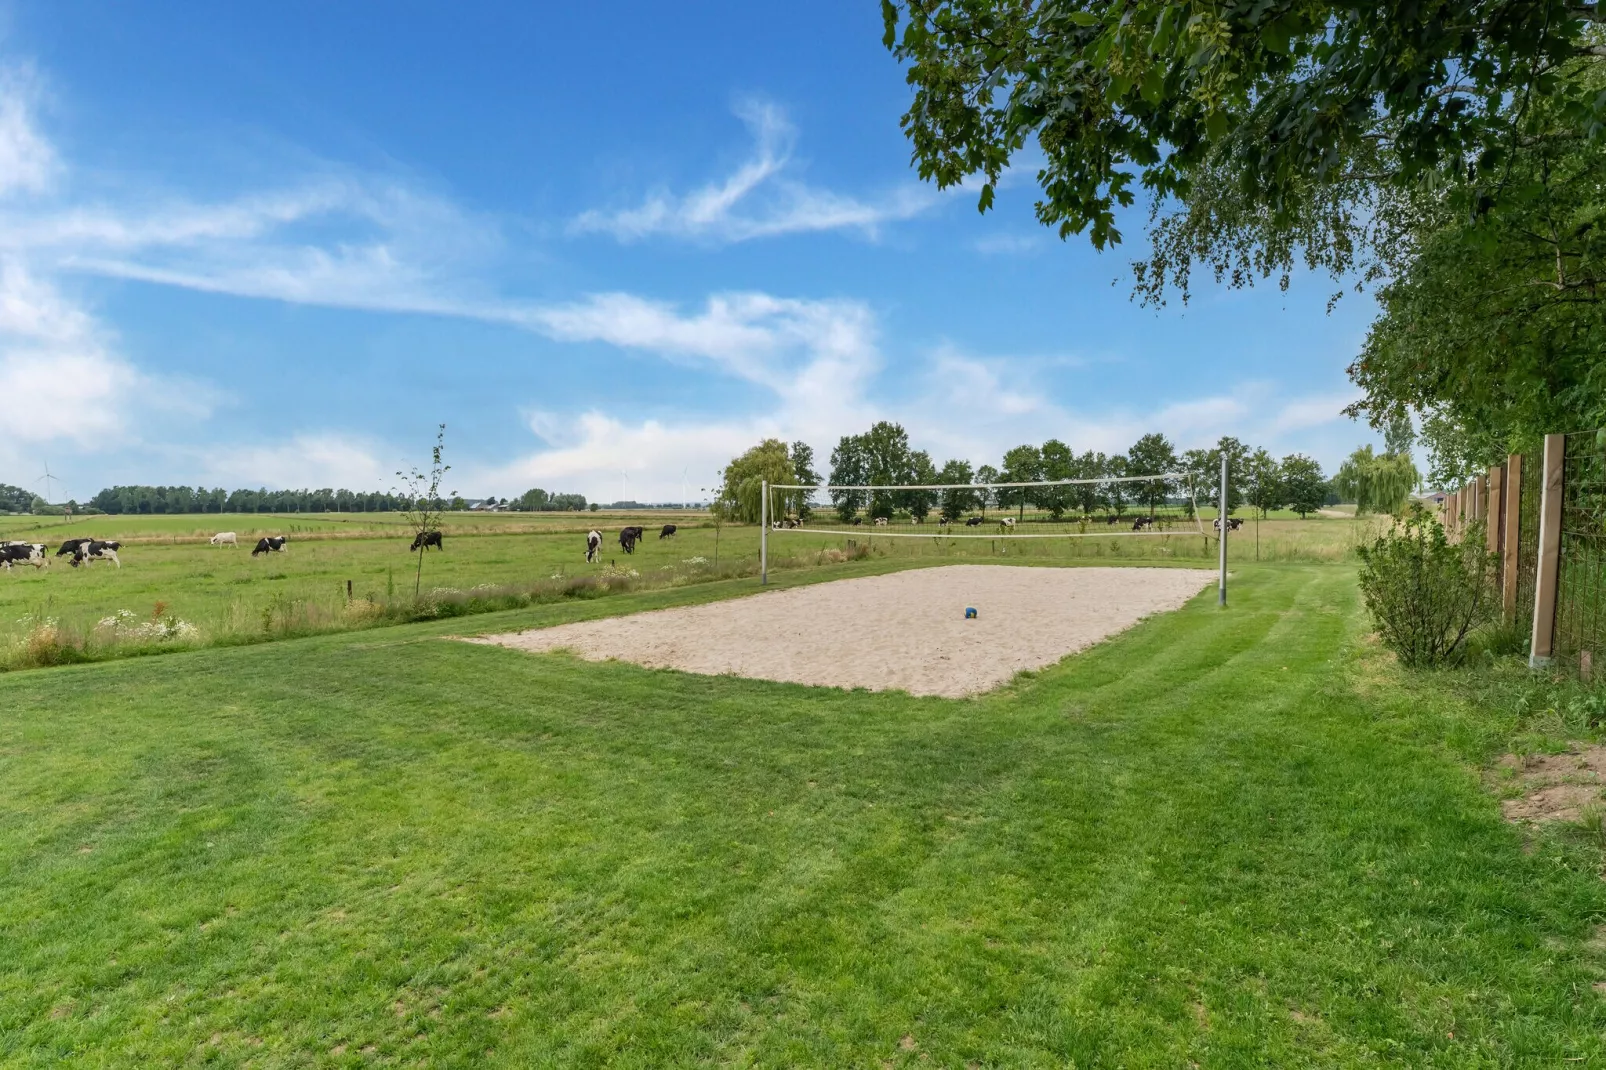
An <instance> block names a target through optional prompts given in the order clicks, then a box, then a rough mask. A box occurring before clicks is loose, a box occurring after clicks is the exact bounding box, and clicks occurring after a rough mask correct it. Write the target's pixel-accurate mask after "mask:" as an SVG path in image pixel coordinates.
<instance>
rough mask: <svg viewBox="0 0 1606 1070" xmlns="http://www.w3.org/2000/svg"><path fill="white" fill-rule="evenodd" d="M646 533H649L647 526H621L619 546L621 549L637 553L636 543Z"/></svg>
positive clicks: (628, 552)
mask: <svg viewBox="0 0 1606 1070" xmlns="http://www.w3.org/2000/svg"><path fill="white" fill-rule="evenodd" d="M646 534H647V529H645V528H637V527H629V528H620V529H619V548H620V549H621V550H623V551H624V552H625V553H627V554H633V553H635V552H636V543H638V542H640V541H641V539H642V537H643V536H644V535H646Z"/></svg>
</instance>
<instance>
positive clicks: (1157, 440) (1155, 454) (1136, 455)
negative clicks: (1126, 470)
mask: <svg viewBox="0 0 1606 1070" xmlns="http://www.w3.org/2000/svg"><path fill="white" fill-rule="evenodd" d="M1126 457H1127V464H1128V466H1129V467H1130V468H1131V470H1132V474H1133V475H1145V474H1147V473H1150V472H1154V473H1162V472H1172V471H1175V470H1176V467H1177V448H1176V447H1175V446H1173V445H1172V444H1171V440H1170V439H1168V438H1166V437H1165V436H1164V435H1162V434H1159V433H1158V432H1156V433H1152V434H1147V435H1144V436H1143V437H1142V438H1140V439H1138V440H1137V441H1136V442H1134V443H1133V444H1132V448H1131V449H1129V450H1127V451H1126ZM1171 488H1172V482H1171V480H1169V479H1154V480H1145V481H1144V482H1142V483H1134V484H1133V485H1132V493H1133V494H1134V496H1136V498H1137V500H1138V501H1140V502H1142V503H1143V504H1145V505H1147V506H1148V507H1149V517H1150V518H1151V519H1152V518H1153V517H1154V511H1155V509H1156V508H1157V507H1159V506H1160V505H1163V504H1164V503H1165V500H1166V496H1167V495H1169V494H1170V493H1171Z"/></svg>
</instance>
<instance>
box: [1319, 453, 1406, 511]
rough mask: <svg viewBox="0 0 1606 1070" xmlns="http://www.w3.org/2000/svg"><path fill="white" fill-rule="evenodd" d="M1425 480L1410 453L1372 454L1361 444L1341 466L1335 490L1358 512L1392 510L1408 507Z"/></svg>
mask: <svg viewBox="0 0 1606 1070" xmlns="http://www.w3.org/2000/svg"><path fill="white" fill-rule="evenodd" d="M1421 481H1422V476H1421V474H1420V473H1419V472H1418V471H1417V469H1416V464H1415V463H1414V462H1413V461H1412V460H1411V455H1410V454H1409V453H1373V452H1372V447H1371V446H1362V447H1361V448H1360V449H1358V450H1356V451H1355V452H1354V453H1352V454H1350V455H1349V457H1348V459H1346V460H1345V461H1344V463H1343V464H1342V465H1341V466H1340V467H1339V469H1338V474H1337V475H1335V476H1334V477H1333V489H1334V490H1336V491H1338V493H1339V495H1340V496H1341V497H1344V498H1349V499H1351V500H1353V501H1354V502H1355V512H1356V513H1357V514H1360V513H1392V514H1394V515H1396V516H1398V515H1399V514H1400V511H1401V510H1402V509H1404V508H1405V503H1406V502H1407V501H1409V500H1410V497H1411V493H1412V492H1413V491H1415V490H1416V488H1417V486H1418V484H1420V483H1421Z"/></svg>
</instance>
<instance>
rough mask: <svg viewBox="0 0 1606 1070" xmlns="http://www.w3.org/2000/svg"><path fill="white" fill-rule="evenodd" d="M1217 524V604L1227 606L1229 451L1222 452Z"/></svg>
mask: <svg viewBox="0 0 1606 1070" xmlns="http://www.w3.org/2000/svg"><path fill="white" fill-rule="evenodd" d="M1216 522H1217V523H1218V524H1220V525H1221V539H1220V545H1221V584H1220V587H1219V588H1218V591H1217V595H1216V604H1217V605H1218V606H1225V605H1226V604H1227V451H1226V450H1222V451H1221V505H1220V506H1219V507H1218V508H1217V509H1216Z"/></svg>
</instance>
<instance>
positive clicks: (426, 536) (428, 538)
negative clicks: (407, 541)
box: [408, 531, 446, 553]
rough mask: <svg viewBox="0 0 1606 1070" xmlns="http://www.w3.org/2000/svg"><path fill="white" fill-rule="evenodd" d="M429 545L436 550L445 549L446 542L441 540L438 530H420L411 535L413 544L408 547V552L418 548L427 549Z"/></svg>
mask: <svg viewBox="0 0 1606 1070" xmlns="http://www.w3.org/2000/svg"><path fill="white" fill-rule="evenodd" d="M431 546H433V547H435V549H437V550H440V551H443V552H444V551H445V549H446V544H445V543H443V542H441V533H440V532H438V531H420V532H419V533H418V534H417V535H414V536H413V545H412V546H411V547H410V548H409V549H408V552H409V553H411V552H412V551H413V550H419V549H423V550H427V549H429V548H430V547H431Z"/></svg>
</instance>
